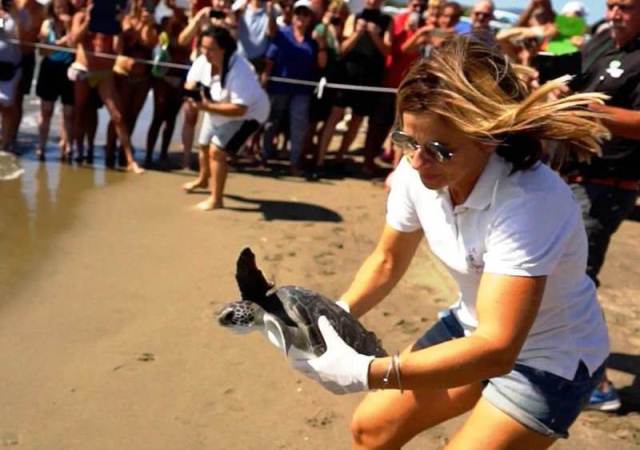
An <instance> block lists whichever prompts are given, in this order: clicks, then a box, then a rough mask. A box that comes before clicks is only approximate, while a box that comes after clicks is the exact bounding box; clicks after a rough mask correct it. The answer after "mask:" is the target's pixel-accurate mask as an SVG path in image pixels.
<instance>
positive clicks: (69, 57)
mask: <svg viewBox="0 0 640 450" xmlns="http://www.w3.org/2000/svg"><path fill="white" fill-rule="evenodd" d="M48 22H49V33H48V34H47V44H52V45H55V43H56V41H57V40H58V39H60V37H61V36H58V34H57V33H56V29H55V27H54V26H53V21H51V20H48ZM47 58H48V59H49V60H50V61H54V62H60V63H71V62H73V54H72V53H70V52H65V51H62V50H59V51H55V52H51V53H50V54H49V55H47Z"/></svg>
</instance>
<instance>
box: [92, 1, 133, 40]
mask: <svg viewBox="0 0 640 450" xmlns="http://www.w3.org/2000/svg"><path fill="white" fill-rule="evenodd" d="M126 6H127V1H126V0H100V1H98V2H94V4H93V8H91V16H90V17H89V31H91V32H92V33H102V34H108V35H116V34H120V33H122V26H121V25H120V22H119V21H118V18H117V16H118V15H119V14H120V13H122V12H123V11H125V9H126Z"/></svg>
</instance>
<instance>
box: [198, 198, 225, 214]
mask: <svg viewBox="0 0 640 450" xmlns="http://www.w3.org/2000/svg"><path fill="white" fill-rule="evenodd" d="M196 208H198V209H200V210H202V211H211V210H212V209H221V208H224V205H223V204H222V202H220V203H216V202H215V201H213V199H212V198H211V197H209V198H208V199H206V200H203V201H201V202H200V203H198V204H197V205H196Z"/></svg>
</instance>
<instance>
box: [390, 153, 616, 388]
mask: <svg viewBox="0 0 640 450" xmlns="http://www.w3.org/2000/svg"><path fill="white" fill-rule="evenodd" d="M510 171H511V164H510V163H507V162H506V161H505V160H504V159H503V158H501V157H500V156H498V155H496V154H493V155H492V156H491V158H490V159H489V162H488V163H487V166H486V167H485V169H484V171H483V173H482V175H481V176H480V178H479V179H478V181H477V183H476V185H475V187H474V188H473V190H472V191H471V194H470V195H469V197H468V198H467V200H466V201H465V202H464V203H463V204H461V205H458V206H456V207H455V208H453V207H452V205H451V201H450V197H449V192H448V190H447V189H446V188H445V189H441V190H430V189H428V188H426V187H425V186H424V185H423V184H422V181H421V180H420V176H419V174H418V172H417V171H416V170H414V169H413V168H412V167H411V166H410V164H409V163H408V162H407V161H406V160H405V159H403V161H402V162H401V163H400V165H399V166H398V168H397V169H396V173H395V175H394V177H393V181H392V186H391V193H390V194H389V199H388V201H387V218H386V220H387V223H388V224H389V226H391V227H392V228H394V229H396V230H398V231H401V232H411V231H415V230H417V229H420V228H422V230H423V231H424V233H425V236H426V239H427V242H428V244H429V246H430V248H431V251H432V253H433V254H434V255H435V256H437V257H438V258H439V259H440V260H441V261H442V262H443V263H444V265H445V266H446V267H447V268H448V269H449V272H450V273H451V275H452V276H453V278H454V279H455V280H456V281H457V283H458V286H459V288H460V294H459V299H458V301H457V302H456V303H455V304H454V305H453V306H452V310H453V313H454V314H455V316H456V317H457V319H458V320H459V321H460V323H461V324H462V326H463V327H464V329H465V334H467V335H468V334H470V333H471V332H473V331H474V330H475V329H476V327H477V325H478V320H477V315H476V298H477V293H478V286H479V283H480V278H481V276H482V273H483V272H488V273H495V274H504V275H516V276H542V275H545V276H547V283H546V288H545V292H544V296H543V299H542V304H541V306H540V310H539V312H538V315H537V317H536V320H535V321H534V323H533V326H532V328H531V330H530V331H529V335H528V337H527V340H526V341H525V343H524V346H523V348H522V350H521V352H520V355H519V356H518V359H517V363H519V364H525V365H527V366H530V367H534V368H536V369H540V370H545V371H547V372H551V373H554V374H556V375H559V376H561V377H564V378H566V379H573V377H574V376H575V373H576V370H577V368H578V364H579V362H580V360H583V361H584V362H585V364H586V365H587V367H588V368H589V372H590V373H593V371H594V370H596V369H597V368H598V367H599V366H600V365H601V364H602V363H603V362H604V360H605V358H606V357H607V355H608V354H609V338H608V335H607V328H606V325H605V322H604V319H603V317H602V313H601V311H600V307H599V305H598V302H597V298H596V291H595V286H594V284H593V282H592V281H591V279H589V277H588V276H587V275H586V272H585V271H586V262H587V251H588V247H587V237H586V233H585V229H584V225H583V223H582V216H581V214H580V211H579V209H578V205H577V204H576V202H575V201H574V199H573V196H572V194H571V191H570V190H569V188H568V186H567V185H566V183H564V181H563V180H562V179H561V178H560V177H559V176H558V175H557V174H556V173H554V172H553V171H552V170H551V169H549V168H548V167H547V166H545V165H544V164H540V163H539V164H537V165H536V166H534V168H532V169H530V170H525V171H518V172H516V173H514V174H513V175H509V173H510Z"/></svg>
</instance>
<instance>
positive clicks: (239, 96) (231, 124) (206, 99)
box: [185, 27, 269, 210]
mask: <svg viewBox="0 0 640 450" xmlns="http://www.w3.org/2000/svg"><path fill="white" fill-rule="evenodd" d="M200 51H201V53H202V56H204V57H205V58H206V64H204V63H202V64H200V63H199V61H198V60H196V62H195V63H194V67H196V64H197V63H198V70H202V67H204V68H205V70H208V71H210V73H208V74H203V75H204V76H201V77H200V78H207V81H208V83H205V84H206V85H208V86H209V88H206V89H203V90H201V91H200V94H199V95H197V96H196V98H189V99H188V101H189V102H190V103H191V104H192V105H193V106H194V107H196V108H197V109H199V110H201V111H204V112H205V116H204V119H203V122H202V128H201V129H200V135H199V138H198V143H199V144H200V173H199V174H198V178H197V179H196V180H195V181H193V182H191V183H188V184H187V185H185V189H186V190H187V191H192V190H194V189H197V188H206V187H207V186H209V187H210V189H211V196H210V197H209V198H207V199H206V200H204V201H202V202H200V203H198V205H197V207H198V208H200V209H202V210H211V209H217V208H222V207H223V201H222V195H223V192H224V185H225V181H226V178H227V171H228V166H227V154H229V153H231V154H235V153H236V152H237V151H238V150H239V149H240V147H241V146H242V145H243V144H244V143H245V142H246V141H247V139H249V137H251V135H252V134H253V133H255V132H256V131H257V130H258V129H259V128H260V126H261V125H262V124H263V123H264V122H265V121H266V120H267V118H268V117H269V98H268V97H267V94H266V92H265V91H264V89H263V88H262V86H261V85H260V83H259V82H258V78H257V76H256V73H255V71H254V69H253V66H252V65H251V63H250V62H249V61H247V59H246V58H244V57H243V56H241V55H240V54H238V53H237V52H236V41H235V39H234V38H233V36H231V33H229V31H228V30H227V29H226V28H222V27H212V28H210V29H208V30H205V31H204V32H203V33H202V35H201V44H200ZM201 62H202V61H201ZM201 66H202V67H201ZM194 67H192V70H193V69H194ZM206 75H208V76H206ZM187 80H189V76H187ZM207 145H208V147H207ZM187 188H188V189H187Z"/></svg>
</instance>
